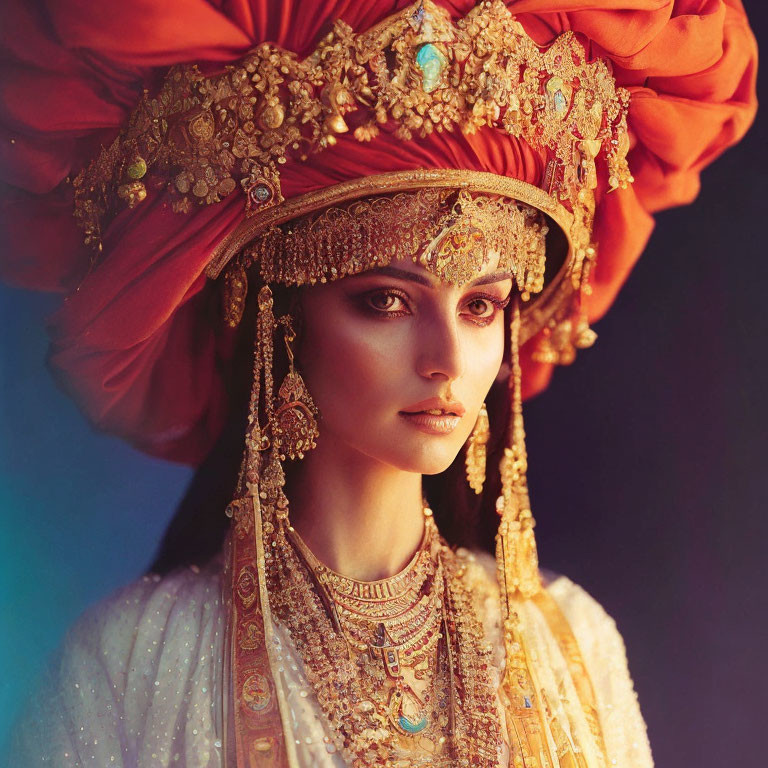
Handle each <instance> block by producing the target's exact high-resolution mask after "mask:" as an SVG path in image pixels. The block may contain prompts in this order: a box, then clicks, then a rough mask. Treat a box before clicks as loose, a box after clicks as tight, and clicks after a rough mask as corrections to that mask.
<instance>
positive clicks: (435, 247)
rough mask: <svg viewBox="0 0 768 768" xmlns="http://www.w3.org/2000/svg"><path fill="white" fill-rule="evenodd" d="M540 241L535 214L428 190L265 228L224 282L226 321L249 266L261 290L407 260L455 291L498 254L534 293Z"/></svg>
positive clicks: (242, 292)
mask: <svg viewBox="0 0 768 768" xmlns="http://www.w3.org/2000/svg"><path fill="white" fill-rule="evenodd" d="M546 234H547V227H546V225H545V224H544V222H543V216H542V215H541V213H540V212H539V211H537V210H536V209H535V208H531V207H530V206H527V205H521V204H519V203H517V202H515V201H514V200H507V199H503V198H492V197H488V196H480V197H472V196H471V195H470V194H469V193H468V192H465V191H463V190H460V191H458V192H457V191H456V190H449V189H448V190H444V189H435V188H433V187H427V188H425V189H422V190H419V191H417V192H399V193H397V194H395V195H393V196H391V197H377V198H366V199H364V200H358V201H355V202H354V203H352V204H350V205H348V206H346V207H332V208H326V209H325V210H323V211H322V212H320V213H318V214H311V215H308V216H305V217H303V218H301V219H297V220H292V221H290V222H289V223H286V224H283V225H282V226H274V227H270V229H268V230H267V231H266V232H264V233H262V234H260V235H259V236H258V237H257V238H256V239H255V240H253V241H251V242H250V243H249V244H248V245H246V246H245V247H244V248H243V249H242V250H241V251H240V253H239V254H238V256H237V257H236V258H235V259H233V260H232V261H231V262H230V264H229V265H228V268H227V270H226V272H225V275H224V277H225V302H224V306H225V313H226V318H227V321H228V323H229V325H231V326H233V327H234V326H236V325H237V324H238V323H239V322H240V319H241V317H242V313H243V310H244V307H245V296H246V290H247V286H248V275H247V270H248V268H249V267H251V266H255V267H257V268H258V271H259V274H260V276H261V279H262V280H263V281H264V282H265V283H282V284H284V285H305V284H313V283H317V282H323V283H324V282H327V281H329V280H336V279H338V278H340V277H345V276H347V275H353V274H358V273H360V272H364V271H366V270H369V269H372V268H374V267H381V266H384V265H386V264H388V263H390V261H392V260H393V259H413V260H414V261H418V262H419V263H421V264H422V265H423V266H424V267H425V268H426V269H428V270H429V271H430V272H432V273H433V274H435V275H437V276H438V277H439V278H440V279H441V280H443V281H444V282H448V283H454V284H456V285H461V284H463V283H467V282H469V280H471V279H472V277H473V276H475V275H476V274H478V273H479V272H480V271H481V270H482V269H483V267H484V266H485V265H486V264H487V263H488V262H489V260H490V257H491V255H492V254H498V256H499V260H498V268H499V269H506V270H509V272H510V273H511V274H512V276H513V278H514V281H515V283H516V285H517V286H518V288H519V290H520V291H521V292H525V293H528V292H531V291H533V292H536V291H540V290H541V288H542V286H543V284H544V263H545V247H546V243H545V238H546Z"/></svg>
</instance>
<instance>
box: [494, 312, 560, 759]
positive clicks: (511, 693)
mask: <svg viewBox="0 0 768 768" xmlns="http://www.w3.org/2000/svg"><path fill="white" fill-rule="evenodd" d="M519 338H520V304H519V300H516V301H515V306H514V309H513V314H512V325H511V352H512V372H511V375H510V379H509V387H510V399H511V407H512V413H511V419H510V426H509V438H508V439H509V445H508V446H507V447H506V448H505V449H504V458H503V459H502V460H501V466H500V469H501V490H502V493H501V496H499V498H498V500H497V502H496V510H497V512H498V513H499V514H500V515H501V522H500V524H499V531H498V534H497V535H496V565H497V568H498V575H499V587H500V590H501V610H502V616H503V618H504V623H503V626H504V651H505V656H506V663H505V672H504V682H503V684H502V686H501V688H500V695H501V697H502V702H503V705H504V710H505V720H506V724H507V735H508V737H509V740H510V746H511V750H512V752H513V754H518V755H520V757H521V758H522V760H521V762H522V764H524V765H562V763H559V762H558V761H557V760H556V759H555V757H554V755H553V754H552V752H551V750H550V748H549V744H548V742H547V739H546V736H545V733H546V727H547V726H546V723H547V721H546V717H545V710H546V706H545V702H543V701H541V700H540V696H539V690H538V688H537V685H536V683H535V681H534V675H533V665H532V662H531V657H530V655H529V649H528V648H527V647H526V646H527V643H526V639H525V638H524V636H523V632H522V619H521V609H522V605H521V604H522V603H524V602H525V599H526V598H528V597H531V596H533V595H535V594H536V593H537V592H538V591H539V590H540V589H541V582H540V579H539V571H538V558H537V556H536V543H535V541H534V538H533V517H531V510H530V504H529V502H528V487H527V481H526V470H527V457H526V451H525V431H524V429H523V407H522V385H521V371H520V349H519Z"/></svg>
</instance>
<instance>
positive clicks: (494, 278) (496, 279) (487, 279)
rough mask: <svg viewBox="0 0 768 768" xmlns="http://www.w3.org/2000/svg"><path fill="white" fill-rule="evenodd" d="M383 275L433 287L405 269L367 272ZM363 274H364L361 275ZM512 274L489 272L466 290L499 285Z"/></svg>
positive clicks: (378, 268)
mask: <svg viewBox="0 0 768 768" xmlns="http://www.w3.org/2000/svg"><path fill="white" fill-rule="evenodd" d="M370 273H372V274H376V275H384V276H385V277H395V278H397V279H399V280H410V281H411V282H412V283H418V284H419V285H424V286H426V287H427V288H432V287H433V286H434V280H431V279H430V278H429V277H427V276H426V275H422V274H419V273H418V272H409V271H408V270H405V269H398V268H397V267H393V266H386V267H377V268H376V269H372V270H370V271H369V274H370ZM362 274H364V273H362ZM511 279H512V273H511V272H508V271H507V270H497V271H496V272H489V273H488V274H487V275H480V277H478V278H477V279H476V280H473V281H472V282H471V283H468V285H467V288H475V287H476V286H478V285H488V284H489V283H500V282H501V281H502V280H511Z"/></svg>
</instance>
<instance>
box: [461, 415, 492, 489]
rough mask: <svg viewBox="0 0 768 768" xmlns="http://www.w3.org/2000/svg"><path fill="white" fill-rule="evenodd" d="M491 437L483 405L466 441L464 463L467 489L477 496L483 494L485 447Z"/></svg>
mask: <svg viewBox="0 0 768 768" xmlns="http://www.w3.org/2000/svg"><path fill="white" fill-rule="evenodd" d="M490 436H491V426H490V423H489V422H488V409H487V408H486V407H485V403H483V405H482V407H481V408H480V412H479V413H478V414H477V421H476V422H475V428H474V429H473V430H472V434H471V435H470V436H469V440H467V455H466V457H465V463H466V468H467V482H468V483H469V487H470V488H471V489H472V490H473V491H474V492H475V493H477V494H480V493H482V492H483V483H485V463H486V461H485V460H486V445H488V440H489V438H490Z"/></svg>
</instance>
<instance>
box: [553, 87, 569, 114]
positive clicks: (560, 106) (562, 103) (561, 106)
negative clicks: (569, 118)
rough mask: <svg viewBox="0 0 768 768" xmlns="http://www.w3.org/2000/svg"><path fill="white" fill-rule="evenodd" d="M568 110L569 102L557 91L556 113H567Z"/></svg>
mask: <svg viewBox="0 0 768 768" xmlns="http://www.w3.org/2000/svg"><path fill="white" fill-rule="evenodd" d="M566 109H568V102H567V101H566V100H565V96H564V95H563V92H562V91H555V112H565V110H566Z"/></svg>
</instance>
